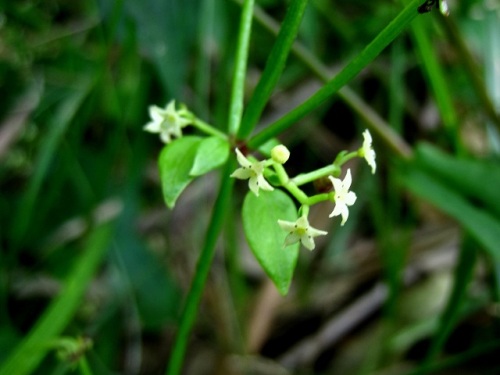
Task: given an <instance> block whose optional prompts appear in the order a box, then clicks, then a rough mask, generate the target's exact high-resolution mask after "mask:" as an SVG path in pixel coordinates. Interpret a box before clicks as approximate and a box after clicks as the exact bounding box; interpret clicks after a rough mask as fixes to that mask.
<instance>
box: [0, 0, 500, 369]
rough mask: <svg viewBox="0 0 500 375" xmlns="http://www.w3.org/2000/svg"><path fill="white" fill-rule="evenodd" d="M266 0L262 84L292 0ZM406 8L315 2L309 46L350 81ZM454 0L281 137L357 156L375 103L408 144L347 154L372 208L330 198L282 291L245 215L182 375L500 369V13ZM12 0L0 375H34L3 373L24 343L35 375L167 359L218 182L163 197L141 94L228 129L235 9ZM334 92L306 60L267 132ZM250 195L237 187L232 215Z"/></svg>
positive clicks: (295, 145) (256, 45) (157, 1)
mask: <svg viewBox="0 0 500 375" xmlns="http://www.w3.org/2000/svg"><path fill="white" fill-rule="evenodd" d="M257 3H258V9H256V15H260V17H259V20H258V21H257V20H256V21H255V24H254V27H253V34H252V39H251V46H250V53H249V65H248V69H249V70H248V77H247V90H248V92H247V93H248V95H249V94H250V93H251V92H252V90H253V88H254V87H255V85H256V83H257V80H258V77H259V75H260V72H261V70H262V69H263V67H264V65H265V62H266V59H267V56H268V54H269V51H270V49H271V47H272V45H273V42H274V39H275V36H274V35H273V34H272V33H271V32H269V26H272V21H273V19H272V18H274V19H275V20H276V21H278V22H279V21H280V20H282V19H283V16H284V14H285V11H286V3H287V2H286V1H284V0H260V1H257ZM402 3H403V2H397V1H370V2H366V1H361V0H349V1H347V0H311V1H310V4H309V6H308V9H307V12H306V15H305V17H304V20H303V23H302V26H301V31H300V42H301V43H302V44H303V47H305V48H307V49H308V50H309V51H310V52H311V53H312V55H313V56H315V57H316V59H317V60H318V61H321V62H322V63H323V64H324V65H325V66H326V67H328V68H329V69H330V70H331V71H332V72H335V71H337V70H338V69H339V68H340V67H342V66H343V65H345V64H346V63H347V62H348V61H349V60H350V59H351V58H353V57H354V56H356V54H357V53H359V52H360V51H361V50H362V48H363V47H364V46H365V45H366V44H368V43H369V42H370V41H371V40H372V39H373V38H374V37H375V36H376V35H377V33H378V32H379V31H380V30H381V29H382V28H383V27H385V26H386V25H387V24H388V23H389V22H390V21H391V20H392V19H393V18H394V17H395V16H396V15H397V14H398V12H399V11H400V9H401V8H402ZM449 5H450V8H451V15H450V17H449V18H447V19H445V18H444V17H442V16H440V14H439V13H438V12H437V10H434V11H432V12H431V13H429V14H425V15H421V16H418V17H417V19H416V20H415V21H414V22H413V23H412V25H411V28H409V29H408V30H407V32H405V33H403V34H401V35H400V36H399V37H398V38H397V39H396V41H395V42H394V43H393V44H391V45H390V46H389V47H388V48H387V49H386V50H385V51H384V52H383V53H382V55H381V56H379V57H378V58H377V59H376V60H375V62H374V63H373V64H371V65H370V66H369V68H368V69H365V70H364V71H363V72H362V73H361V74H360V75H359V76H358V77H357V78H356V79H355V80H354V81H353V82H351V84H350V90H352V93H354V95H355V97H356V98H358V99H360V100H362V101H363V105H364V107H362V109H361V110H359V109H358V110H355V109H353V105H352V102H351V103H350V102H349V101H348V100H345V97H343V96H341V100H339V99H338V98H337V97H334V98H332V99H331V100H329V101H328V102H327V103H326V104H325V105H323V106H322V107H321V108H320V109H319V110H318V111H316V112H315V113H314V114H312V115H309V116H308V117H307V118H306V119H304V120H303V121H300V123H298V124H297V125H296V126H295V127H294V128H293V130H292V131H288V132H287V133H286V134H284V136H283V137H282V139H281V140H282V141H283V142H284V143H285V144H286V145H287V146H288V147H289V148H290V149H291V151H292V157H291V159H290V161H289V170H290V174H291V175H294V174H296V173H300V172H304V171H308V170H311V169H313V168H317V167H319V166H322V165H324V164H326V163H330V162H331V161H332V160H333V159H334V157H335V155H336V154H337V153H338V152H339V151H341V150H343V149H353V148H355V147H359V146H358V145H359V141H360V132H361V131H362V130H363V129H364V128H365V127H367V126H368V127H370V126H371V125H370V119H371V120H372V121H373V113H374V114H375V116H376V115H377V114H378V116H379V118H380V119H381V121H382V122H383V123H384V124H385V125H386V126H387V127H388V128H392V129H393V130H394V131H395V132H396V133H397V134H398V135H399V137H400V139H401V141H402V142H403V144H404V145H406V146H407V147H408V150H411V155H412V156H411V157H407V158H405V157H402V156H401V155H398V154H397V153H394V151H393V150H392V149H391V147H388V146H387V144H385V143H384V141H383V140H382V139H380V138H378V137H377V136H375V137H374V138H375V150H376V152H377V163H378V170H377V174H376V175H375V177H372V176H371V175H370V174H369V172H368V168H366V167H364V166H363V167H361V166H360V168H358V164H357V162H354V163H353V164H352V165H350V167H351V168H353V170H355V173H356V178H355V183H354V188H353V190H354V191H356V193H357V195H358V203H357V204H356V206H354V208H353V210H352V212H351V215H350V219H349V221H348V223H347V224H346V225H345V227H342V228H340V227H339V226H338V223H337V222H335V223H333V224H332V221H331V220H328V219H325V218H326V217H327V213H328V212H329V210H330V209H331V207H330V206H328V205H324V206H321V207H317V209H316V210H313V217H312V218H313V219H314V221H313V222H312V224H313V225H314V226H315V227H318V228H321V229H325V230H328V231H329V234H330V235H329V236H328V237H327V238H321V240H322V241H319V244H318V248H317V249H316V250H315V251H314V252H311V253H309V252H306V251H301V254H300V259H299V264H298V266H297V271H296V276H295V279H294V282H293V286H292V291H291V292H290V294H289V295H288V296H287V297H286V298H282V297H280V296H278V294H277V292H276V291H275V290H274V288H273V286H272V285H270V282H269V281H268V280H266V278H265V276H264V274H263V272H262V271H261V270H260V268H259V267H258V265H257V264H256V262H255V260H254V259H253V258H252V256H251V255H250V253H249V251H248V249H247V247H246V245H245V241H244V238H243V236H242V233H241V226H240V224H239V220H230V221H229V222H228V223H227V227H226V231H225V234H224V236H223V238H221V241H220V249H219V251H218V253H217V256H216V259H215V262H214V265H213V268H212V274H211V278H210V281H209V285H208V286H207V288H206V293H205V297H204V300H203V303H202V307H201V310H200V312H199V318H198V322H197V325H196V327H195V329H194V332H193V334H192V338H191V341H190V345H189V349H188V355H187V359H186V365H185V373H186V374H243V373H250V374H287V373H289V374H292V373H293V374H410V373H422V374H423V373H438V374H451V373H453V374H458V373H460V374H497V373H499V372H500V361H499V360H498V356H495V352H498V350H499V348H500V338H499V335H498V333H499V324H498V317H499V314H500V307H499V306H500V305H499V304H498V301H499V298H500V196H499V191H500V190H499V189H500V164H499V159H498V152H499V150H500V138H499V135H498V134H499V133H498V130H499V129H500V126H499V124H500V120H499V116H498V108H499V106H500V68H499V64H500V4H499V3H498V1H495V0H462V1H460V2H458V1H453V2H452V1H451V0H450V2H449ZM0 10H1V12H0V83H1V84H0V89H1V98H2V100H1V101H0V121H1V124H0V192H1V194H0V373H2V374H21V373H22V372H21V370H19V372H18V370H17V369H16V368H13V367H8V366H9V363H13V362H12V361H11V362H9V356H11V354H12V353H14V352H15V350H16V348H20V347H21V348H26V350H25V353H27V354H26V355H27V356H30V358H32V360H33V363H32V364H31V365H27V366H28V367H26V368H27V369H28V370H26V373H28V372H33V373H37V374H63V373H72V372H75V371H78V369H77V367H75V366H74V362H78V361H79V360H80V358H81V355H84V357H85V358H86V360H87V362H88V363H87V365H88V368H90V369H91V371H92V373H95V374H118V373H120V374H122V373H123V374H159V373H162V372H163V371H164V369H165V366H166V363H167V361H168V354H169V352H170V350H171V345H172V342H173V337H174V333H175V328H176V324H177V322H178V318H179V313H180V309H181V307H182V303H183V295H185V292H186V290H187V289H188V288H189V283H190V280H191V278H192V273H193V269H194V265H195V263H196V260H197V255H198V253H199V249H200V247H201V243H202V241H203V236H204V231H205V230H206V226H207V220H208V216H209V213H210V210H211V207H212V204H213V200H214V195H215V193H216V190H215V189H216V185H217V183H216V181H217V175H216V173H212V174H209V175H207V176H204V177H203V178H200V179H198V180H196V181H195V182H194V183H193V184H192V185H191V186H190V187H189V189H188V190H187V191H186V193H185V194H184V195H183V196H182V197H181V199H180V200H179V202H178V205H177V206H176V208H175V210H174V211H168V210H167V209H166V208H165V206H164V203H163V201H162V196H161V190H160V184H159V179H158V173H157V166H156V158H157V156H158V153H159V151H160V149H161V147H162V145H161V144H160V142H159V140H158V139H156V137H152V136H150V135H149V134H147V133H145V132H143V131H142V126H143V124H145V123H146V122H147V107H148V105H150V104H157V105H162V106H163V105H164V104H165V103H166V102H167V101H168V100H170V99H172V98H175V99H176V100H178V101H181V102H184V103H186V104H187V105H188V106H189V107H190V109H192V110H193V111H194V112H195V113H196V114H197V115H198V116H199V117H200V118H202V119H204V120H205V121H207V122H210V123H212V124H214V125H215V126H217V127H220V128H221V129H225V127H226V120H227V113H228V101H229V92H230V87H231V86H230V84H231V83H230V79H231V76H232V68H233V63H234V51H235V43H236V35H237V32H236V30H237V28H238V21H239V15H240V5H239V1H238V0H234V1H231V0H182V1H177V0H144V1H141V2H139V1H134V0H116V1H105V0H95V1H85V0H75V1H71V2H67V1H60V0H48V1H34V0H31V1H30V0H26V1H24V0H21V1H3V2H2V3H1V5H0ZM269 17H272V18H269ZM319 85H320V83H319V81H318V79H317V78H316V77H315V76H314V74H313V72H312V71H311V69H310V68H309V67H308V66H307V64H304V63H303V61H302V60H301V58H300V56H299V57H298V56H297V55H292V56H290V58H289V59H288V64H287V67H286V70H285V72H284V74H283V77H282V78H281V80H280V83H279V87H278V89H277V90H276V92H275V94H274V95H273V97H272V99H271V101H270V103H269V105H268V106H267V107H266V111H265V113H264V117H263V119H262V121H261V126H263V125H265V124H267V123H269V122H272V121H273V119H276V118H278V117H280V116H281V115H283V114H284V113H286V112H288V111H289V110H290V109H292V108H293V107H294V106H296V105H298V104H300V103H301V102H302V101H303V100H305V99H306V98H307V97H308V96H309V95H311V93H313V92H314V91H315V90H316V89H317V88H318V87H319ZM248 95H247V96H248ZM364 116H368V124H367V120H366V117H364ZM407 156H409V154H408V155H407ZM287 165H288V164H287ZM241 192H242V193H244V191H243V190H241ZM240 207H241V196H239V197H238V198H237V199H235V204H234V212H232V213H231V214H234V215H235V217H236V218H238V216H239V214H238V212H239V210H240ZM315 208H316V207H315ZM51 303H52V305H51ZM49 306H51V308H49V309H48V307H49ZM62 337H72V338H78V337H85V338H87V339H85V340H83V341H81V342H83V343H84V344H82V345H83V349H82V351H84V353H79V355H76V354H74V355H73V356H71V355H70V356H69V357H68V356H66V357H64V356H63V357H61V356H57V355H56V354H57V353H56V350H55V349H57V348H58V347H60V346H61V345H63V344H61V342H63V341H61V338H62ZM88 339H90V340H91V342H92V344H91V345H90V344H88V343H89V342H90V341H89V340H88ZM44 340H45V341H44ZM22 345H25V347H23V346H22ZM28 349H29V350H28ZM47 351H48V353H46V352H47ZM33 353H35V354H33ZM45 354H47V355H45ZM61 358H63V359H61ZM64 358H65V359H64ZM10 360H12V358H10ZM2 363H3V365H2ZM30 366H31V367H32V368H33V369H30ZM82 368H83V367H80V370H81V369H82ZM9 369H10V370H12V371H11V372H8V371H9ZM2 371H3V372H2ZM81 371H83V370H81Z"/></svg>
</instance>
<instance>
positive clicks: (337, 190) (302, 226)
mask: <svg viewBox="0 0 500 375" xmlns="http://www.w3.org/2000/svg"><path fill="white" fill-rule="evenodd" d="M235 152H236V158H237V160H238V163H239V165H240V168H238V169H236V171H234V172H233V173H232V174H231V177H234V178H238V179H248V180H249V181H248V185H249V188H250V190H251V191H252V192H253V193H254V194H255V195H256V196H259V189H262V190H268V191H272V190H274V188H273V186H272V185H271V184H270V183H269V182H268V181H267V180H266V178H265V176H264V173H265V171H266V168H267V167H273V168H274V172H275V174H276V176H277V177H278V179H279V180H280V184H281V186H282V187H283V188H285V189H287V190H288V191H289V192H290V193H291V194H292V195H294V196H295V198H297V200H298V201H299V202H300V203H301V211H302V215H301V216H300V217H299V218H298V219H297V220H296V221H295V222H291V221H285V220H278V224H279V226H280V227H281V228H282V229H283V230H284V231H285V232H288V235H287V237H286V238H285V243H284V246H285V247H286V246H288V245H291V244H294V243H296V242H300V243H302V245H303V246H304V247H306V248H307V249H309V250H313V249H314V247H315V243H314V237H317V236H324V235H326V234H327V232H326V231H323V230H319V229H316V228H313V227H312V226H311V225H310V224H309V221H308V219H307V213H308V212H309V206H310V205H311V204H315V203H318V202H320V201H324V200H329V201H331V202H333V203H334V204H335V206H334V208H333V211H332V212H331V214H330V217H334V216H341V218H342V220H341V223H340V225H344V224H345V223H346V221H347V219H348V217H349V207H350V206H352V205H353V204H354V203H355V202H356V198H357V197H356V194H355V193H354V192H352V191H350V190H349V189H350V187H351V183H352V175H351V170H350V169H347V172H346V174H345V177H344V179H343V180H341V179H339V178H336V177H334V176H333V174H335V173H338V171H340V167H341V166H342V164H344V163H345V162H346V161H347V160H349V159H351V158H353V157H361V158H364V159H365V160H366V162H367V163H368V165H369V166H370V168H371V172H372V173H375V171H376V168H377V166H376V162H375V151H374V150H373V147H372V137H371V135H370V132H369V131H368V130H365V131H364V132H363V144H362V146H361V147H360V148H359V149H358V150H357V151H355V152H352V153H349V154H344V155H343V156H342V157H340V158H337V159H338V160H337V159H336V160H335V162H334V163H333V164H332V165H331V166H330V167H327V168H322V169H321V170H318V171H321V172H318V171H314V172H311V173H308V174H304V175H300V176H298V177H297V178H295V179H290V178H289V177H288V175H287V174H286V172H285V170H284V168H283V165H282V164H284V163H285V162H286V161H287V160H288V158H289V156H290V152H289V151H288V149H287V148H286V147H285V146H283V145H279V146H276V147H274V148H273V149H272V150H271V158H270V159H265V160H262V161H258V160H250V159H249V158H247V157H245V156H244V155H243V154H242V153H241V151H240V150H239V149H237V148H236V149H235ZM318 173H320V174H318ZM321 173H323V174H325V175H322V174H321ZM337 175H338V174H337ZM299 177H300V178H299ZM320 177H328V179H329V180H330V181H331V183H332V187H333V191H332V192H330V193H327V194H318V195H316V196H313V197H308V196H307V195H305V193H304V192H302V190H300V189H299V188H298V186H299V185H301V184H303V183H306V182H311V181H313V180H315V179H317V178H320Z"/></svg>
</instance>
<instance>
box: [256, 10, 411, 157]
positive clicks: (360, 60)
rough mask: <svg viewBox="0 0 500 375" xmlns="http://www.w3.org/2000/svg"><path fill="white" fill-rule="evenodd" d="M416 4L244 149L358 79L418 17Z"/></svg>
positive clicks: (296, 118)
mask: <svg viewBox="0 0 500 375" xmlns="http://www.w3.org/2000/svg"><path fill="white" fill-rule="evenodd" d="M419 2H420V0H413V1H411V3H410V4H409V5H408V6H407V7H406V8H405V9H404V10H403V11H402V12H401V13H400V14H399V15H398V16H397V17H396V18H395V19H394V20H393V21H392V22H391V23H390V24H389V25H388V26H387V27H386V28H385V29H384V30H382V31H381V32H380V33H379V34H378V35H377V36H376V37H375V39H374V40H373V41H372V42H371V43H370V44H369V45H368V46H367V47H366V48H365V49H364V50H363V51H361V53H360V54H359V55H358V56H357V57H356V58H354V59H353V60H352V61H351V62H350V63H349V64H348V65H347V66H346V67H345V68H344V69H342V71H340V73H339V74H337V75H336V76H335V77H334V78H333V79H332V80H330V81H329V82H328V83H327V84H326V85H325V86H323V87H322V88H321V89H320V90H318V91H317V92H316V93H315V94H314V95H313V96H311V97H310V98H309V99H308V100H306V101H305V102H304V103H302V104H301V105H300V106H298V107H297V108H295V109H294V110H292V111H291V112H289V113H288V114H286V115H285V116H283V117H282V118H281V119H279V120H278V121H276V122H274V123H273V124H271V125H270V126H269V127H267V128H266V129H264V130H263V131H261V132H260V133H258V134H257V135H256V136H255V137H253V138H252V139H251V140H250V142H249V143H248V146H249V147H250V148H257V147H258V146H260V145H262V144H263V143H265V142H266V141H268V140H269V139H271V138H272V137H274V136H276V135H278V134H280V133H282V132H283V131H284V130H286V129H288V128H289V127H291V126H292V125H293V124H295V123H296V122H297V121H298V120H300V119H301V118H302V117H304V116H305V115H307V114H308V113H309V112H311V111H313V110H314V109H316V108H317V107H318V106H319V105H321V104H322V103H323V102H324V101H325V100H326V99H328V98H329V97H331V96H332V95H333V94H335V93H337V92H338V91H339V90H340V89H341V88H342V87H343V86H345V85H346V84H347V83H348V82H349V81H350V80H352V79H353V78H354V77H355V76H356V75H358V74H359V72H360V71H361V70H362V69H363V68H365V67H366V66H367V65H368V64H369V63H370V62H371V61H373V60H374V59H375V57H377V56H378V55H379V54H380V52H382V50H383V49H384V48H385V47H386V46H387V45H389V43H391V42H392V41H393V40H394V39H395V38H396V37H397V36H398V35H399V34H400V33H401V31H402V30H403V29H404V28H405V27H406V26H407V25H408V24H409V23H410V22H411V21H412V20H413V19H414V18H415V17H416V16H417V15H418V12H417V10H416V9H417V5H418V3H419Z"/></svg>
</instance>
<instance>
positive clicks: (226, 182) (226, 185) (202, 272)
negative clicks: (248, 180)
mask: <svg viewBox="0 0 500 375" xmlns="http://www.w3.org/2000/svg"><path fill="white" fill-rule="evenodd" d="M233 169H234V161H232V162H228V163H226V166H225V168H224V170H223V173H222V177H221V182H220V188H219V195H218V196H217V200H216V201H215V206H214V209H213V212H212V218H211V220H210V225H209V227H208V229H207V234H206V237H205V242H204V246H203V249H202V250H201V254H200V257H199V259H198V264H197V266H196V271H195V274H194V278H193V281H192V284H191V287H190V289H189V293H188V295H187V299H186V303H185V306H184V310H183V312H182V316H181V321H180V325H179V330H178V332H177V336H176V338H175V343H174V348H173V350H172V354H171V355H170V362H169V364H168V367H167V371H166V375H178V374H180V372H181V369H182V364H183V362H184V356H185V353H186V347H187V343H188V339H189V334H190V332H191V328H192V327H193V324H194V321H195V319H196V315H197V312H198V306H199V304H200V300H201V296H202V294H203V290H204V288H205V284H206V281H207V277H208V273H209V271H210V267H211V265H212V260H213V257H214V254H215V244H216V242H217V238H218V237H219V233H220V232H221V230H222V227H223V224H224V218H225V216H226V215H225V213H226V212H227V211H228V208H229V204H230V201H231V199H230V197H231V192H232V189H233V182H234V179H232V178H230V177H229V174H230V173H231V171H232V170H233Z"/></svg>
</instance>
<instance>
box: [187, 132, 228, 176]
mask: <svg viewBox="0 0 500 375" xmlns="http://www.w3.org/2000/svg"><path fill="white" fill-rule="evenodd" d="M228 156H229V143H228V142H227V141H226V140H224V139H222V138H219V137H209V138H205V139H204V140H203V141H201V143H200V145H199V146H198V152H197V153H196V157H195V159H194V163H193V167H192V168H191V171H190V174H191V176H201V175H203V174H205V173H207V172H210V171H211V170H212V169H215V168H217V167H220V166H221V165H222V164H224V163H225V162H226V160H227V158H228Z"/></svg>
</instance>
